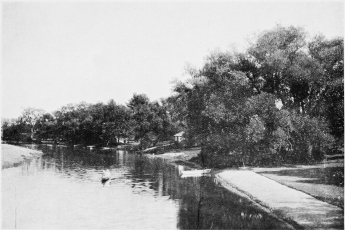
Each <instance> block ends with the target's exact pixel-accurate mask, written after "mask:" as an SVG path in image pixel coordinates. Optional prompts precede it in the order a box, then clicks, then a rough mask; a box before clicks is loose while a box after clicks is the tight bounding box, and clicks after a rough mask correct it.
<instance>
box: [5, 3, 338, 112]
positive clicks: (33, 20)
mask: <svg viewBox="0 0 345 230" xmlns="http://www.w3.org/2000/svg"><path fill="white" fill-rule="evenodd" d="M343 10H344V6H343V2H342V1H327V2H326V1H324V2H322V1H304V2H301V1H290V2H282V1H279V2H263V1H255V2H234V1H221V2H207V1H203V2H197V1H191V2H188V3H184V2H169V1H165V2H141V3H139V2H127V3H124V2H111V1H106V2H103V3H99V2H89V3H83V2H81V1H76V2H67V1H61V2H59V1H54V2H44V1H43V2H37V1H36V2H34V1H18V2H15V1H7V2H6V1H2V35H1V37H2V51H1V57H2V78H1V80H2V82H1V83H2V84H1V90H2V99H1V109H2V110H1V116H2V117H5V118H12V117H18V116H19V115H20V114H21V111H22V110H23V109H24V108H26V107H35V108H40V109H44V110H45V111H47V112H52V111H54V110H57V109H59V108H60V107H61V106H63V105H66V104H68V103H79V102H81V101H85V102H88V103H96V102H105V103H106V102H108V101H109V100H110V99H114V100H115V101H116V102H117V103H119V104H125V103H126V102H128V100H129V99H130V98H131V97H132V95H133V93H145V94H147V95H148V97H149V98H150V99H151V100H158V99H159V98H162V97H167V96H169V95H170V93H171V87H172V84H171V81H172V80H173V79H174V78H179V79H183V78H185V77H186V76H183V73H184V68H185V66H186V63H190V64H191V65H193V66H195V67H201V65H202V63H203V60H204V58H205V56H207V55H208V54H209V53H210V52H211V51H213V50H215V49H217V48H218V49H221V50H230V49H231V47H237V49H238V50H241V49H243V48H245V47H246V46H247V45H248V42H247V41H248V39H250V38H251V37H253V34H254V33H258V32H261V31H263V30H266V29H272V28H273V27H274V26H275V25H276V24H281V25H283V26H290V25H294V26H302V27H304V28H305V29H306V30H307V31H308V32H309V33H310V36H313V35H315V34H319V33H322V34H324V35H325V36H326V37H327V38H332V37H336V36H341V37H343V33H344V14H343Z"/></svg>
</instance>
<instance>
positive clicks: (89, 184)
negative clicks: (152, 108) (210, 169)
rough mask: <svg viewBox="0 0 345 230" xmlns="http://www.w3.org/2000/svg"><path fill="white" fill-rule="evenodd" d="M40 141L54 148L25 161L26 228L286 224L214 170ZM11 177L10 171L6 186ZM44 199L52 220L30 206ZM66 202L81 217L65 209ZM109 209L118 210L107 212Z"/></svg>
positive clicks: (259, 226)
mask: <svg viewBox="0 0 345 230" xmlns="http://www.w3.org/2000/svg"><path fill="white" fill-rule="evenodd" d="M38 148H40V149H42V150H43V151H44V152H46V153H47V155H45V156H44V157H42V158H38V159H35V160H33V161H31V162H26V163H25V164H24V165H23V166H22V167H21V168H20V170H21V177H19V176H16V177H17V179H16V180H18V181H19V182H18V184H19V185H18V186H17V190H19V193H20V194H21V195H20V196H19V197H20V198H18V197H17V199H20V201H19V203H20V204H21V206H20V207H19V210H22V211H21V212H20V213H26V212H27V213H29V214H25V215H28V216H26V217H30V218H31V219H30V220H32V221H31V222H29V223H27V222H25V221H24V217H23V216H19V219H18V221H19V223H18V224H19V226H22V227H35V228H37V227H38V228H44V227H47V226H49V227H50V228H51V227H53V228H60V227H68V228H120V229H143V228H149V229H155V228H156V229H169V228H171V229H176V228H177V229H283V228H284V225H282V224H281V223H280V221H277V220H275V219H274V218H272V217H270V216H269V215H267V214H266V213H264V212H262V211H260V210H258V209H256V208H255V207H254V206H253V205H251V204H250V203H249V202H247V201H245V200H243V199H242V198H241V197H239V196H237V195H235V194H232V193H230V192H229V191H227V190H225V189H224V188H222V187H219V186H218V185H217V183H215V182H214V179H213V177H198V178H181V177H180V175H179V170H181V169H179V167H176V166H173V165H169V164H167V163H166V162H165V161H164V160H161V159H159V158H147V157H145V156H139V155H136V154H130V153H128V152H126V151H110V152H108V153H107V154H104V152H97V151H95V150H93V151H92V152H90V151H89V150H84V149H76V148H75V149H68V148H65V147H62V148H61V147H59V146H55V147H54V146H39V147H38ZM105 169H109V170H110V173H111V178H110V179H109V180H108V181H104V183H100V182H101V178H102V170H105ZM10 176H11V175H7V176H5V179H4V181H5V184H4V185H5V186H7V182H8V180H9V178H10ZM6 178H7V179H6ZM28 181H30V182H28ZM47 184H48V185H50V187H49V186H47ZM103 186H104V187H103ZM99 189H101V190H99ZM9 190H10V189H9ZM4 194H5V195H3V199H4V196H5V198H6V196H13V195H11V194H12V193H11V192H8V193H6V192H5V193H4ZM36 194H37V195H36ZM39 194H41V195H39ZM42 194H44V195H42ZM67 194H68V195H67ZM29 199H33V200H36V203H30V202H28V201H27V200H29ZM52 200H55V201H56V202H54V206H51V205H49V203H51V202H52ZM17 202H18V200H17ZM26 203H29V204H28V205H26ZM39 204H41V205H42V204H44V205H43V206H44V207H45V211H43V212H44V213H46V215H48V216H50V219H49V218H48V221H49V222H47V223H46V222H41V221H42V220H40V219H39V218H40V215H42V212H41V211H37V210H36V211H31V212H29V210H30V207H31V209H32V206H35V205H36V207H35V209H39V210H40V208H39V206H37V205H39ZM71 204H73V205H71ZM7 205H14V204H13V203H12V204H7ZM65 206H68V210H69V212H72V213H74V214H75V215H76V217H73V216H71V215H70V214H65V213H64V212H62V210H65ZM35 209H34V210H35ZM103 213H113V214H114V213H116V215H111V217H110V216H106V217H104V216H102V215H103ZM10 215H12V216H10V217H8V219H11V218H12V219H13V213H12V214H10ZM21 215H23V214H21ZM30 215H31V216H30ZM6 217H7V216H6ZM52 219H53V220H54V221H52ZM100 220H102V221H101V222H100ZM26 221H27V220H26ZM11 223H12V222H11ZM11 223H9V225H11ZM3 227H4V226H3ZM5 227H6V226H5ZM7 227H9V226H7ZM10 227H11V226H10Z"/></svg>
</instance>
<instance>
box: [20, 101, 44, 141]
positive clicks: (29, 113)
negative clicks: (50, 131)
mask: <svg viewBox="0 0 345 230" xmlns="http://www.w3.org/2000/svg"><path fill="white" fill-rule="evenodd" d="M43 114H44V110H42V109H36V108H31V107H29V108H26V109H24V110H23V112H22V115H21V117H20V122H22V123H23V124H25V125H27V126H28V127H29V129H30V137H31V139H34V134H35V132H36V130H35V125H36V122H37V121H38V120H39V119H40V118H41V117H42V116H43Z"/></svg>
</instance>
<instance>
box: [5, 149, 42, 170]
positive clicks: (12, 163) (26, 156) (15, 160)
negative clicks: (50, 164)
mask: <svg viewBox="0 0 345 230" xmlns="http://www.w3.org/2000/svg"><path fill="white" fill-rule="evenodd" d="M42 155H43V152H41V151H37V150H32V149H28V148H24V147H18V146H15V145H8V144H1V168H2V169H5V168H11V167H16V166H18V165H20V164H21V163H23V162H24V161H25V160H30V159H32V158H34V157H40V156H42Z"/></svg>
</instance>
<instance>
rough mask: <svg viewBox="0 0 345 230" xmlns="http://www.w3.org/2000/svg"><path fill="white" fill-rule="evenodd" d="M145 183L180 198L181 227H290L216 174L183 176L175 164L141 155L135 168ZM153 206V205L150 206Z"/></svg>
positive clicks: (167, 194) (134, 172) (160, 192)
mask: <svg viewBox="0 0 345 230" xmlns="http://www.w3.org/2000/svg"><path fill="white" fill-rule="evenodd" d="M131 173H132V174H133V175H134V176H135V177H136V178H141V179H142V183H141V186H147V184H145V181H148V180H151V182H152V183H150V188H151V189H154V190H156V191H157V193H156V195H157V196H169V197H170V199H173V200H178V202H179V211H178V223H177V228H179V229H288V228H289V227H288V226H287V225H285V224H284V223H282V222H281V221H280V220H277V219H275V218H274V217H272V216H271V215H268V214H267V213H266V212H264V211H262V210H259V209H258V208H256V207H255V206H254V205H253V204H252V203H251V202H250V201H247V200H245V199H244V198H241V197H240V196H238V195H236V194H233V193H231V192H230V191H228V190H226V189H225V188H223V187H221V186H218V185H217V183H215V181H214V179H213V178H212V177H207V176H203V177H194V178H193V177H191V178H181V177H180V176H179V173H178V169H177V167H175V166H172V165H168V164H166V163H164V160H161V159H154V160H152V159H148V158H146V157H137V158H136V160H135V164H134V168H133V171H132V172H131ZM148 208H149V207H148Z"/></svg>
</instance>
